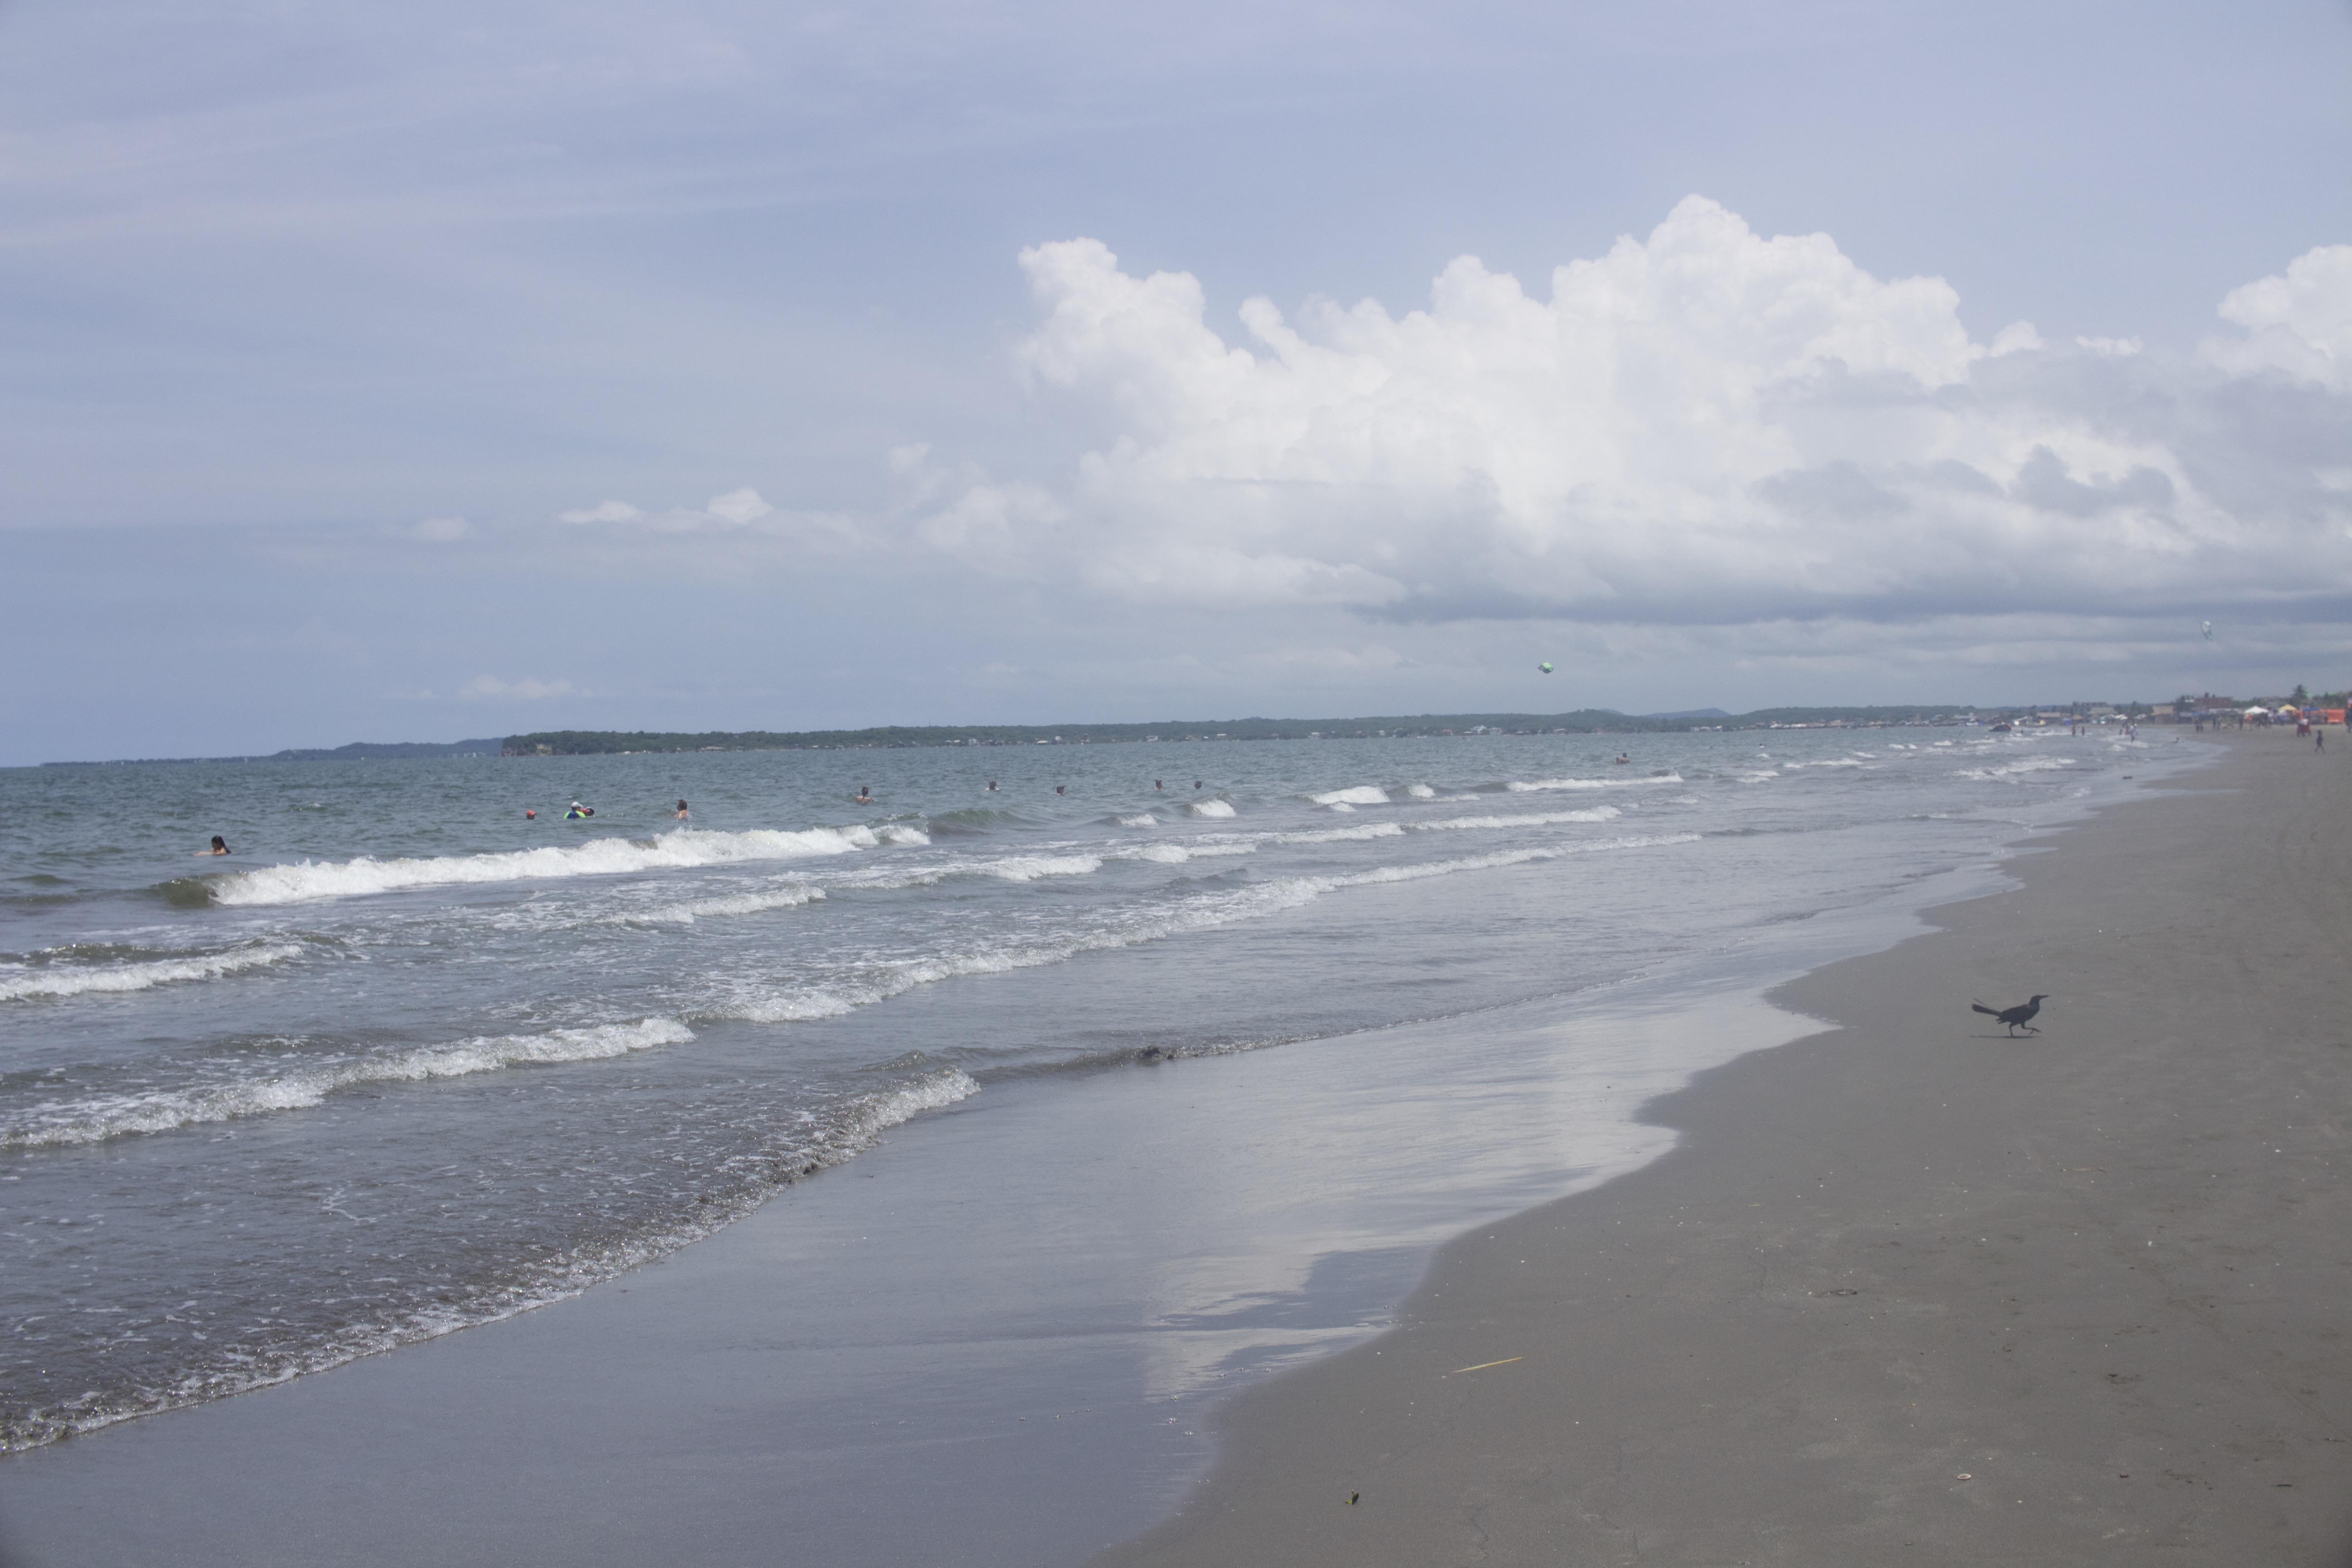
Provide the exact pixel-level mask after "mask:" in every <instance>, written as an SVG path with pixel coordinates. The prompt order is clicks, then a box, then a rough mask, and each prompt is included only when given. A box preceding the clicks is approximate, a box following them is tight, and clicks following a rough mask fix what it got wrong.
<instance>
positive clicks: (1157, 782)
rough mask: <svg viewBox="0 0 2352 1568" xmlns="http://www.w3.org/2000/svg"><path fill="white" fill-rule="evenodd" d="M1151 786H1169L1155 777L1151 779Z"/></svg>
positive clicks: (1159, 787) (1161, 787)
mask: <svg viewBox="0 0 2352 1568" xmlns="http://www.w3.org/2000/svg"><path fill="white" fill-rule="evenodd" d="M1151 787H1152V788H1153V789H1166V788H1167V787H1168V786H1167V785H1166V784H1161V783H1160V781H1159V780H1158V779H1153V780H1152V781H1151Z"/></svg>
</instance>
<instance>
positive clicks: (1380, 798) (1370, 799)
mask: <svg viewBox="0 0 2352 1568" xmlns="http://www.w3.org/2000/svg"><path fill="white" fill-rule="evenodd" d="M1307 799H1309V800H1311V801H1313V802H1314V803H1315V804H1316V805H1388V803H1389V792H1388V791H1386V790H1384V789H1382V788H1381V787H1380V786H1379V785H1377V784H1358V785H1356V786H1355V787H1354V788H1353V789H1335V790H1326V791H1325V792H1324V793H1323V794H1321V795H1308V796H1307Z"/></svg>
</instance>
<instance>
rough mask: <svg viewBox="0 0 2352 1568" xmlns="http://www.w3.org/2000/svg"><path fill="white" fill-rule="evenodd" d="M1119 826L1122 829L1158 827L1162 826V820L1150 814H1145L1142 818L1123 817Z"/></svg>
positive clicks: (1119, 821)
mask: <svg viewBox="0 0 2352 1568" xmlns="http://www.w3.org/2000/svg"><path fill="white" fill-rule="evenodd" d="M1118 825H1119V826H1121V827H1157V826H1160V819H1159V818H1158V817H1156V816H1152V815H1151V814H1150V812H1145V813H1144V814H1143V815H1142V816H1122V817H1120V818H1119V819H1118Z"/></svg>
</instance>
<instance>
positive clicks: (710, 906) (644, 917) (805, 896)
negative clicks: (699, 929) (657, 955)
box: [606, 883, 824, 925]
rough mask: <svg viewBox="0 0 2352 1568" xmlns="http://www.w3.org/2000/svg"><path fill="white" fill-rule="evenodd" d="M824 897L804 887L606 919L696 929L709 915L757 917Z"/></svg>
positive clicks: (689, 902)
mask: <svg viewBox="0 0 2352 1568" xmlns="http://www.w3.org/2000/svg"><path fill="white" fill-rule="evenodd" d="M823 899H824V889H823V888H813V887H809V886H808V885H806V884H805V883H803V884H798V885H795V886H793V887H789V888H772V889H769V890H768V891H766V892H761V893H737V894H735V895H734V896H732V897H730V898H724V899H689V900H684V901H683V902H679V903H675V904H664V905H662V906H661V907H660V908H659V909H653V910H642V911H639V912H637V913H634V914H624V915H611V916H608V917H606V918H607V919H608V920H609V921H611V922H612V923H614V924H615V925H626V924H629V923H630V922H632V921H646V922H655V921H659V922H661V923H664V924H676V925H692V924H693V923H694V922H695V921H698V920H699V919H701V918H702V917H703V916H705V915H710V916H723V915H756V914H760V913H762V912H764V911H766V910H790V909H797V908H799V907H800V906H801V905H803V904H813V903H816V902H818V901H820V900H823Z"/></svg>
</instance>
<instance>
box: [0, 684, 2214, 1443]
mask: <svg viewBox="0 0 2352 1568" xmlns="http://www.w3.org/2000/svg"><path fill="white" fill-rule="evenodd" d="M2151 747H2153V748H2154V750H2151ZM2190 750H2191V748H2185V747H2176V746H2174V745H2173V743H2172V741H2171V739H2170V737H2168V736H2163V735H2160V734H2159V735H2158V737H2156V738H2154V739H2152V740H2151V739H2141V740H2128V739H2126V738H2124V737H2123V736H2122V735H2120V734H2119V733H2117V732H2113V731H2100V732H2096V733H2094V734H2089V735H2084V736H2079V737H2073V736H2067V735H2065V734H2063V732H2048V731H2041V732H2024V733H2020V734H2016V735H1993V734H1990V733H1988V732H1986V731H1979V730H1974V729H1927V728H1916V729H1895V730H1885V731H1818V730H1811V731H1742V732H1730V733H1715V734H1692V735H1673V736H1664V735H1638V736H1634V735H1629V736H1581V735H1576V736H1571V735H1497V734H1486V735H1460V736H1450V737H1448V736H1438V737H1420V738H1366V739H1339V738H1328V739H1308V740H1294V741H1277V742H1246V743H1244V742H1216V741H1205V742H1160V743H1157V744H1112V745H1088V746H1074V745H1073V746H1059V745H1048V746H1023V747H990V748H979V747H971V748H953V747H950V748H934V749H922V750H898V751H855V752H754V753H698V754H690V755H639V756H610V757H540V758H487V757H477V758H452V759H424V760H402V761H387V762H304V763H268V762H239V763H152V764H146V763H142V764H122V765H103V766H100V765H88V766H79V765H78V766H60V767H49V768H30V769H12V770H5V771H0V840H5V847H6V851H7V853H6V865H7V868H8V871H7V875H6V877H5V879H0V1327H5V1337H0V1441H5V1446H6V1447H11V1448H22V1447H28V1446H33V1445H38V1444H42V1443H45V1442H47V1441H49V1440H51V1439H54V1438H56V1437H58V1436H62V1435H65V1434H67V1433H68V1432H73V1431H82V1430H89V1429H91V1428H94V1427H97V1426H104V1425H107V1424H109V1423H110V1422H114V1421H118V1420H121V1419H123V1418H125V1417H127V1416H132V1415H142V1414H145V1413H148V1412H152V1411H156V1410H160V1409H164V1408H168V1407H171V1406H173V1405H184V1404H189V1403H194V1402H196V1401H200V1400H205V1399H209V1398H215V1397H219V1396H223V1395H228V1394H236V1392H238V1391H240V1390H243V1389H248V1388H252V1387H256V1386H258V1385H262V1384H271V1383H276V1382H280V1381H283V1380H284V1379H286V1378H289V1377H292V1376H296V1375H299V1374H301V1373H308V1372H313V1371H318V1370H321V1369H324V1368H327V1367H331V1366H333V1365H335V1364H337V1363H341V1362H344V1361H348V1360H350V1359H352V1358H353V1357H356V1356H361V1355H365V1354H368V1353H370V1352H377V1351H382V1350H384V1349H387V1348H390V1347H392V1346H395V1345H398V1344H401V1343H404V1342H412V1341H415V1340H420V1339H425V1338H429V1337H432V1336H436V1335H440V1334H444V1333H447V1332H450V1331H457V1330H462V1329H465V1328H467V1327H468V1326H470V1325H476V1324H481V1323H485V1322H488V1321H495V1320H498V1319H500V1318H504V1317H508V1316H510V1315H512V1314H514V1313H516V1312H520V1311H523V1310H529V1309H530V1308H531V1307H534V1306H537V1305H541V1304H543V1303H546V1302H549V1301H551V1300H557V1299H559V1298H562V1297H564V1296H567V1295H570V1294H573V1293H576V1292H578V1291H580V1290H581V1289H584V1288H586V1287H588V1286H590V1285H592V1284H593V1283H595V1282H597V1281H599V1280H603V1279H609V1278H612V1277H614V1276H615V1275H618V1274H621V1273H623V1272H625V1271H626V1270H628V1269H630V1268H633V1267H635V1266H636V1265H639V1264H642V1263H645V1262H647V1261H649V1260H652V1259H655V1258H661V1257H663V1256H665V1255H667V1254H669V1253H671V1252H674V1251H675V1250H676V1249H677V1248H679V1247H685V1246H687V1245H688V1244H690V1243H692V1242H694V1241H696V1240H697V1239H698V1238H700V1237H706V1236H708V1235H709V1234H710V1233H711V1232H713V1231H714V1230H716V1229H717V1228H719V1227H720V1226H725V1225H726V1224H728V1223H729V1222H730V1220H733V1219H735V1218H738V1217H740V1216H741V1215H745V1214H746V1213H748V1212H749V1211H750V1210H751V1209H752V1208H754V1207H756V1206H757V1205H760V1204H761V1202H763V1201H764V1200H766V1199H768V1198H769V1197H771V1196H772V1195H774V1194H777V1193H778V1192H779V1191H781V1190H782V1189H784V1188H786V1187H788V1186H791V1185H792V1184H796V1183H800V1182H803V1181H807V1180H809V1179H811V1178H813V1177H817V1176H819V1175H820V1173H824V1172H825V1171H826V1170H828V1169H830V1168H834V1167H837V1166H840V1165H842V1164H844V1163H845V1162H854V1161H855V1160H856V1157H857V1156H858V1155H859V1154H860V1153H861V1152H865V1151H866V1150H868V1149H870V1148H872V1147H873V1146H874V1145H875V1144H876V1142H877V1141H878V1140H881V1139H884V1138H894V1139H904V1138H919V1137H920V1136H921V1127H920V1121H921V1120H922V1119H923V1118H924V1117H926V1116H927V1115H929V1114H931V1113H935V1112H938V1111H940V1110H946V1109H947V1108H950V1107H960V1106H964V1105H965V1104H966V1103H967V1102H971V1101H973V1100H975V1097H985V1096H987V1095H988V1094H989V1092H990V1090H991V1089H992V1087H1001V1086H1008V1085H1012V1084H1015V1083H1022V1084H1026V1085H1030V1086H1033V1087H1034V1086H1038V1085H1054V1086H1057V1087H1056V1089H1055V1092H1059V1093H1066V1094H1067V1095H1070V1096H1075V1097H1080V1100H1081V1102H1083V1097H1086V1096H1087V1095H1088V1094H1089V1093H1090V1092H1097V1090H1098V1089H1100V1087H1101V1086H1102V1085H1103V1084H1104V1083H1105V1082H1106V1081H1108V1079H1107V1075H1112V1074H1117V1075H1119V1076H1118V1083H1119V1084H1120V1086H1121V1089H1120V1093H1121V1095H1122V1097H1123V1098H1124V1100H1125V1101H1127V1102H1128V1103H1129V1104H1130V1105H1131V1103H1132V1101H1133V1100H1134V1097H1135V1096H1136V1095H1137V1094H1138V1093H1140V1094H1142V1095H1143V1097H1144V1100H1145V1101H1146V1102H1147V1103H1148V1101H1149V1099H1150V1094H1151V1092H1152V1089H1151V1084H1152V1080H1151V1079H1149V1078H1148V1077H1147V1078H1143V1079H1138V1078H1137V1077H1136V1076H1135V1075H1136V1074H1138V1073H1142V1074H1150V1073H1151V1072H1153V1071H1156V1070H1158V1069H1160V1068H1162V1067H1164V1066H1165V1065H1167V1064H1172V1063H1176V1062H1181V1061H1184V1060H1187V1059H1191V1058H1215V1057H1220V1056H1229V1055H1236V1054H1240V1053H1256V1052H1266V1051H1276V1052H1278V1051H1282V1050H1285V1049H1286V1048H1290V1047H1298V1046H1301V1045H1305V1044H1307V1043H1309V1042H1314V1043H1317V1044H1318V1046H1319V1047H1320V1048H1321V1049H1322V1050H1324V1051H1325V1052H1326V1053H1327V1055H1326V1057H1325V1058H1318V1059H1322V1060H1339V1061H1344V1060H1345V1059H1346V1058H1345V1053H1346V1051H1347V1050H1348V1049H1349V1041H1350V1039H1351V1038H1357V1037H1362V1038H1367V1039H1369V1038H1370V1037H1373V1036H1374V1035H1375V1034H1377V1033H1379V1032H1381V1031H1388V1032H1389V1035H1388V1036H1387V1037H1388V1038H1390V1039H1391V1041H1393V1040H1394V1039H1395V1038H1397V1037H1396V1036H1395V1035H1394V1033H1393V1031H1394V1030H1395V1029H1396V1028H1397V1026H1418V1031H1419V1032H1417V1033H1415V1034H1412V1036H1411V1037H1410V1038H1411V1039H1412V1040H1415V1041H1423V1040H1425V1041H1426V1042H1428V1043H1427V1045H1426V1046H1425V1047H1415V1048H1416V1049H1418V1050H1421V1051H1422V1053H1423V1054H1422V1055H1420V1056H1414V1057H1409V1058H1406V1060H1407V1066H1406V1068H1404V1069H1403V1070H1405V1071H1407V1072H1408V1073H1417V1072H1420V1071H1422V1070H1423V1068H1422V1067H1421V1066H1420V1065H1417V1064H1422V1063H1423V1062H1425V1065H1426V1073H1427V1078H1428V1083H1429V1086H1430V1087H1429V1096H1430V1108H1429V1110H1428V1114H1429V1115H1430V1116H1433V1117H1435V1116H1440V1115H1444V1114H1447V1111H1446V1110H1445V1108H1444V1106H1443V1105H1441V1104H1440V1103H1439V1101H1440V1100H1442V1099H1443V1089H1442V1086H1443V1083H1444V1071H1445V1068H1446V1060H1447V1056H1448V1051H1449V1048H1450V1047H1448V1045H1447V1044H1446V1042H1448V1041H1457V1040H1460V1039H1463V1038H1465V1037H1471V1036H1474V1035H1475V1033H1476V1031H1478V1030H1479V1029H1480V1028H1481V1027H1482V1024H1481V1020H1482V1019H1495V1018H1501V1017H1504V1016H1509V1017H1511V1018H1513V1019H1523V1018H1524V1017H1526V1016H1528V1012H1529V1009H1534V1010H1536V1011H1537V1012H1538V1013H1543V1014H1545V1015H1546V1016H1571V1015H1573V1014H1574V1013H1575V1012H1576V1010H1577V1009H1580V1008H1591V1007H1597V1006H1604V1005H1616V1004H1619V1003H1622V1001H1623V999H1624V998H1626V997H1628V996H1642V997H1644V998H1646V999H1647V1000H1648V1001H1649V1002H1650V1003H1651V1004H1653V1005H1672V1004H1673V1002H1674V999H1675V997H1676V996H1678V995H1682V994H1688V995H1690V996H1692V997H1694V998H1696V997H1698V996H1701V995H1703V994H1706V993H1707V990H1708V986H1709V984H1710V983H1711V981H1714V980H1720V979H1721V978H1722V977H1724V976H1727V975H1735V974H1739V973H1762V972H1764V971H1769V970H1771V969H1772V968H1773V966H1774V965H1775V964H1779V965H1781V966H1783V967H1785V965H1786V964H1787V963H1790V962H1793V960H1792V959H1791V957H1790V955H1791V954H1795V953H1800V952H1801V953H1802V955H1803V960H1804V962H1806V963H1812V962H1820V961H1822V960H1823V959H1825V958H1826V957H1832V956H1840V955H1842V953H1843V951H1850V950H1859V949H1861V948H1865V947H1867V945H1869V944H1870V943H1871V942H1874V941H1877V942H1883V941H1885V940H1890V939H1889V938H1887V937H1886V936H1885V931H1887V930H1888V929H1891V928H1890V927H1889V926H1888V922H1889V921H1897V922H1898V923H1899V919H1900V916H1901V914H1902V912H1903V911H1906V910H1916V908H1918V907H1921V906H1924V905H1926V904H1927V903H1930V902H1933V901H1935V900H1938V899H1946V898H1952V897H1959V896H1966V894H1968V893H1969V892H1975V891H1983V890H1987V889H1988V888H1989V886H1990V879H1992V878H1994V877H1996V876H1997V870H1996V869H1995V868H1996V867H1997V863H1998V859H1999V858H2000V854H2001V853H2002V850H2001V846H2002V845H2004V844H2005V843H2007V842H2009V841H2011V840H2013V839H2015V838H2017V837H2020V835H2021V832H2022V831H2023V830H2025V829H2028V828H2031V827H2033V826H2044V825H2049V824H2054V823H2059V822H2063V820H2065V819H2067V818H2068V817H2070V816H2075V815H2079V814H2080V813H2082V812H2084V811H2086V810H2089V809H2092V808H2094V807H2095V806H2096V805H2098V804H2100V803H2101V801H2103V800H2107V799H2113V798H2116V797H2118V796H2120V795H2123V794H2124V793H2126V792H2129V791H2131V790H2133V789H2135V788H2137V786H2138V784H2139V783H2142V782H2145V781H2147V780H2148V779H2150V778H2152V777H2154V776H2155V775H2156V773H2158V772H2159V771H2162V770H2163V769H2165V768H2166V767H2168V766H2172V765H2177V764H2178V763H2179V761H2180V760H2181V759H2182V758H2183V757H2184V755H2185V754H2186V753H2187V752H2189V751H2190ZM1621 752H1622V753H1624V755H1625V760H1623V761H1618V760H1617V759H1618V757H1619V755H1620V753H1621ZM991 784H994V787H993V788H991V787H990V785H991ZM867 788H870V791H871V794H872V796H873V799H872V802H871V804H861V803H858V802H857V801H856V800H855V798H854V797H855V796H856V795H858V794H859V793H860V792H861V790H863V789H867ZM680 798H684V799H686V800H687V801H688V802H689V803H690V808H691V816H690V818H689V819H688V820H687V821H683V822H681V821H679V820H677V818H676V817H675V816H674V812H675V809H676V805H677V801H678V800H679V799H680ZM575 800H576V801H579V802H583V803H585V804H586V805H591V806H593V808H594V815H593V816H591V817H585V818H581V819H577V820H567V818H566V814H565V808H566V806H567V805H568V804H569V803H571V802H573V801H575ZM528 810H535V811H536V812H537V816H536V817H535V818H534V817H527V816H525V813H526V811H528ZM215 834H219V835H221V836H223V837H225V838H226V841H227V842H228V844H229V845H230V847H231V848H232V851H233V853H232V854H231V855H229V856H228V857H226V858H211V857H202V858H200V857H199V856H198V854H197V852H198V851H199V850H201V849H202V848H203V847H204V846H205V844H206V842H207V841H208V840H209V838H210V837H211V836H213V835H215ZM1841 910H1844V911H1864V918H1858V919H1853V920H1849V921H1845V922H1844V924H1843V925H1838V924H1837V922H1836V921H1833V920H1832V921H1825V920H1824V919H1823V917H1824V916H1834V915H1835V914H1836V913H1837V912H1838V911H1841ZM1832 927H1835V931H1836V934H1835V935H1834V936H1823V935H1821V934H1818V933H1821V932H1825V931H1830V930H1831V929H1832ZM1808 932H1811V933H1815V934H1813V935H1811V936H1810V937H1809V936H1808V935H1807V933H1808ZM1808 942H1810V945H1808ZM1987 1000H1995V999H1993V998H1988V999H1987ZM1694 1005H1696V1004H1694ZM1548 1048H1558V1047H1548ZM1397 1059H1398V1058H1397V1057H1396V1054H1395V1052H1394V1050H1393V1049H1391V1050H1390V1051H1389V1053H1388V1054H1387V1055H1386V1056H1385V1057H1384V1058H1382V1060H1383V1064H1384V1065H1383V1067H1382V1068H1381V1070H1382V1071H1383V1072H1384V1073H1388V1074H1391V1075H1393V1073H1394V1072H1396V1071H1397V1070H1399V1069H1398V1068H1396V1067H1395V1065H1394V1064H1395V1062H1396V1060H1397ZM1571 1065H1572V1064H1571ZM1629 1071H1630V1069H1629ZM1405 1103H1408V1104H1410V1103H1412V1097H1411V1096H1410V1095H1408V1096H1406V1099H1405ZM1280 1109H1281V1108H1280V1107H1278V1106H1275V1107H1269V1108H1267V1114H1268V1115H1269V1116H1270V1117H1271V1118H1272V1125H1273V1126H1275V1127H1276V1128H1278V1127H1279V1125H1280ZM1121 1114H1125V1115H1132V1114H1135V1112H1133V1111H1132V1110H1122V1112H1121ZM1612 1115H1616V1116H1617V1117H1618V1119H1619V1120H1620V1121H1622V1120H1623V1117H1622V1112H1612ZM963 1195H964V1196H966V1197H969V1196H970V1195H971V1194H963ZM1442 1217H1443V1216H1440V1218H1441V1219H1442ZM1465 1223H1466V1222H1465ZM1402 1284H1404V1285H1409V1284H1410V1279H1405V1280H1404V1281H1403V1282H1402ZM1382 1288H1383V1289H1390V1288H1391V1287H1390V1286H1383V1287H1382ZM1393 1288H1394V1289H1402V1285H1399V1286H1394V1287H1393ZM1235 1353H1237V1354H1238V1353H1242V1352H1240V1351H1236V1352H1235Z"/></svg>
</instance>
